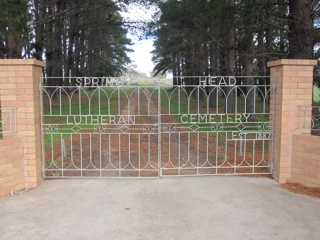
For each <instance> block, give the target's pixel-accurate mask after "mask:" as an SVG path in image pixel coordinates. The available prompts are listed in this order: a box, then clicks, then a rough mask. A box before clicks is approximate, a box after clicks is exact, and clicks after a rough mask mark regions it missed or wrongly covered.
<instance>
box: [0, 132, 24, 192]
mask: <svg viewBox="0 0 320 240" xmlns="http://www.w3.org/2000/svg"><path fill="white" fill-rule="evenodd" d="M23 188H25V184H24V167H23V143H22V138H21V137H10V138H4V139H0V195H6V194H8V193H9V192H10V191H12V190H13V191H17V190H20V189H23Z"/></svg>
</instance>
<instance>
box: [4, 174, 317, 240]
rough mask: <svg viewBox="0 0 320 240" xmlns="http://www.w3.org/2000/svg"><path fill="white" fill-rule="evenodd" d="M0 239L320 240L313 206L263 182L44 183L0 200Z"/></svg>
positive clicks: (200, 179)
mask: <svg viewBox="0 0 320 240" xmlns="http://www.w3.org/2000/svg"><path fill="white" fill-rule="evenodd" d="M0 239H32V240H35V239H77V240H78V239H90V240H92V239H107V240H109V239H133V240H134V239H148V240H152V239H163V240H170V239H181V240H187V239H195V240H201V239H232V240H234V239H272V240H274V239H299V240H300V239H303V240H306V239H310V240H311V239H312V240H313V239H320V199H316V198H311V197H307V196H303V195H297V194H294V193H291V192H288V191H286V190H283V189H281V188H279V187H278V186H277V183H276V182H275V181H273V180H272V179H268V178H253V177H231V176H227V177H223V176H221V177H220V176H212V177H181V178H162V179H72V180H71V179H66V180H47V181H45V182H44V183H43V184H42V185H41V186H40V187H39V188H37V189H34V190H32V191H28V192H23V193H22V194H21V195H17V196H13V197H0Z"/></svg>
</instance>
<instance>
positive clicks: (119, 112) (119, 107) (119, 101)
mask: <svg viewBox="0 0 320 240" xmlns="http://www.w3.org/2000/svg"><path fill="white" fill-rule="evenodd" d="M117 88H118V115H121V100H120V99H121V98H120V87H119V86H118V87H117Z"/></svg>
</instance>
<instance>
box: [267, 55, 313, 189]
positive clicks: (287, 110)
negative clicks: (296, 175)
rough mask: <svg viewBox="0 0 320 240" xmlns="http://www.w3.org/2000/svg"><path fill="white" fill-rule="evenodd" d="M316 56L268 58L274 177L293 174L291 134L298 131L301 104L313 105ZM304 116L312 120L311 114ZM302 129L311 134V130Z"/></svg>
mask: <svg viewBox="0 0 320 240" xmlns="http://www.w3.org/2000/svg"><path fill="white" fill-rule="evenodd" d="M315 65H317V60H300V59H281V60H276V61H272V62H268V67H270V72H271V86H274V87H275V91H274V92H272V91H271V96H270V99H271V101H270V110H271V112H273V114H274V115H273V119H271V120H270V121H271V123H272V124H273V128H274V142H273V145H274V147H273V151H272V149H270V154H271V157H272V160H273V172H272V175H273V178H274V179H275V180H276V181H277V182H279V183H286V182H288V180H290V178H291V174H292V168H291V164H292V157H293V156H292V135H293V134H295V133H297V132H298V125H299V122H298V120H299V111H298V108H299V106H302V105H303V106H311V105H312V82H313V67H314V66H315ZM307 117H308V118H310V119H305V120H306V122H310V123H311V115H310V114H309V115H308V116H307ZM304 131H305V132H302V131H301V130H299V133H307V134H310V130H304Z"/></svg>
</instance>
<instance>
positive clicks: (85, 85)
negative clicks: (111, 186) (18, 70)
mask: <svg viewBox="0 0 320 240" xmlns="http://www.w3.org/2000/svg"><path fill="white" fill-rule="evenodd" d="M262 78H263V79H264V80H265V79H266V78H265V77H255V79H262ZM243 79H244V77H241V79H240V81H243ZM180 80H182V83H183V84H182V85H180V86H174V87H173V86H172V85H170V83H169V82H168V79H164V80H160V81H159V80H157V81H155V80H154V79H151V80H143V82H144V83H148V84H147V85H145V86H142V85H138V84H137V82H138V81H132V80H129V81H128V80H127V79H125V80H124V79H120V78H101V79H98V78H76V79H70V80H69V82H70V83H76V84H75V85H76V86H72V87H70V86H69V87H67V86H41V87H40V90H41V93H42V94H41V95H42V97H41V101H42V106H43V109H42V112H43V117H42V118H43V119H42V132H43V156H44V159H43V173H44V177H46V178H59V177H64V178H66V177H159V176H172V175H178V176H180V175H218V174H223V175H226V174H261V173H270V170H271V166H272V160H271V159H269V156H268V153H269V148H272V127H271V126H272V124H270V122H271V119H272V114H271V113H270V110H269V99H268V97H269V93H270V91H272V88H270V86H268V85H266V84H260V85H252V86H249V85H247V86H246V85H236V82H239V79H236V78H235V77H198V78H196V77H192V78H191V77H190V78H188V77H183V78H181V79H180ZM192 81H194V82H193V84H192V85H186V83H190V82H192ZM63 82H65V80H64V81H63ZM257 82H258V81H257ZM168 83H169V84H168ZM195 83H197V84H195ZM237 95H239V96H237ZM235 96H237V97H235ZM252 98H253V99H254V101H251V102H250V100H252ZM258 99H259V100H258ZM257 101H259V102H257ZM230 104H232V107H230Z"/></svg>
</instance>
